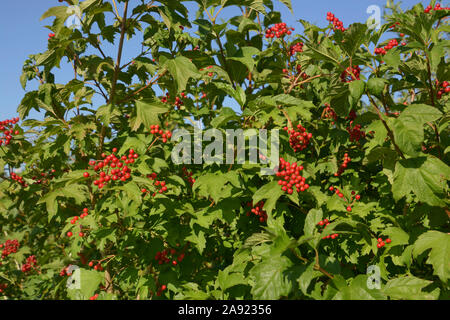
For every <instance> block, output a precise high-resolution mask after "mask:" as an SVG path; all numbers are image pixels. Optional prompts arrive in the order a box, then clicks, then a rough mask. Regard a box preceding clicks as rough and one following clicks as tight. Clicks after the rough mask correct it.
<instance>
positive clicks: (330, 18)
mask: <svg viewBox="0 0 450 320" xmlns="http://www.w3.org/2000/svg"><path fill="white" fill-rule="evenodd" d="M327 21H329V22H330V23H332V24H333V29H334V30H341V31H345V28H344V23H343V22H342V21H340V20H339V19H338V18H336V17H335V15H334V14H333V13H331V12H327Z"/></svg>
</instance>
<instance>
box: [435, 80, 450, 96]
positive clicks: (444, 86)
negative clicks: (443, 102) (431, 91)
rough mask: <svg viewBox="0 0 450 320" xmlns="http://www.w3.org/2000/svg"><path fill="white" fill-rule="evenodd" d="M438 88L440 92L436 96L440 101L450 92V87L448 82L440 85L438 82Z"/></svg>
mask: <svg viewBox="0 0 450 320" xmlns="http://www.w3.org/2000/svg"><path fill="white" fill-rule="evenodd" d="M436 88H437V89H438V90H439V91H438V92H437V94H436V97H437V98H438V99H440V98H441V97H442V95H443V94H446V93H449V92H450V86H449V85H448V82H447V81H443V82H442V83H439V81H438V80H436Z"/></svg>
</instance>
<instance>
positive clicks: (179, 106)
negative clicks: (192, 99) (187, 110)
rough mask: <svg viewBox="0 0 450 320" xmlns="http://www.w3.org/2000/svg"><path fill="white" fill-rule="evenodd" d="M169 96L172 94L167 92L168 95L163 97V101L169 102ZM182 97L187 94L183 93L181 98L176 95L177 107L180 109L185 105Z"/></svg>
mask: <svg viewBox="0 0 450 320" xmlns="http://www.w3.org/2000/svg"><path fill="white" fill-rule="evenodd" d="M169 98H170V95H169V93H168V92H167V93H166V96H165V97H163V98H161V102H163V103H167V102H168V101H169ZM182 98H186V94H185V93H184V92H182V93H181V98H180V97H175V109H177V110H180V108H181V106H182V105H184V102H183V100H181V99H182Z"/></svg>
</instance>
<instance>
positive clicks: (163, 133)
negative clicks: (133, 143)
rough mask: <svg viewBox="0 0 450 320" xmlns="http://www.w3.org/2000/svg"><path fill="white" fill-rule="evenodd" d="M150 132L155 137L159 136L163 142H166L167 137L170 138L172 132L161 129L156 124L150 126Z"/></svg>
mask: <svg viewBox="0 0 450 320" xmlns="http://www.w3.org/2000/svg"><path fill="white" fill-rule="evenodd" d="M150 133H151V134H153V135H155V136H157V137H158V136H160V137H161V138H162V141H163V143H166V142H167V141H168V139H170V138H172V132H170V130H166V131H164V130H162V129H161V128H160V127H159V125H158V124H153V125H151V126H150Z"/></svg>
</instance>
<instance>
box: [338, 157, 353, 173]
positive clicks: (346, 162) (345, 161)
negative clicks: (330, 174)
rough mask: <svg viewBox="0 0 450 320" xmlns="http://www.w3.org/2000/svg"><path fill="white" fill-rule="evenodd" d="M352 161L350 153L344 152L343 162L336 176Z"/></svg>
mask: <svg viewBox="0 0 450 320" xmlns="http://www.w3.org/2000/svg"><path fill="white" fill-rule="evenodd" d="M350 161H352V159H350V157H349V156H348V153H346V154H344V160H343V163H342V164H341V165H340V166H339V170H338V172H336V173H335V174H334V176H335V177H339V176H340V175H341V174H342V173H343V172H344V171H345V169H347V165H348V163H349V162H350Z"/></svg>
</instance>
